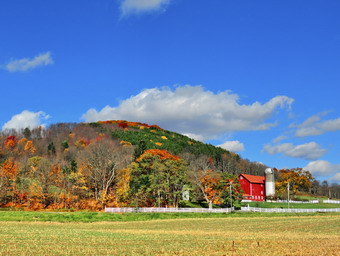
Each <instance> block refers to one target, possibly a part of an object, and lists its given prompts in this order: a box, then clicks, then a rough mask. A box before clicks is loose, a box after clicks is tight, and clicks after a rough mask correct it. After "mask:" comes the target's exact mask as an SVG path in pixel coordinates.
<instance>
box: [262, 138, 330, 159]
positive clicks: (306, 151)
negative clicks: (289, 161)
mask: <svg viewBox="0 0 340 256" xmlns="http://www.w3.org/2000/svg"><path fill="white" fill-rule="evenodd" d="M263 150H264V151H265V152H267V153H268V154H270V155H275V154H283V155H285V156H289V157H295V158H303V159H307V160H315V159H318V158H320V157H322V156H323V155H324V154H325V153H326V152H327V150H326V149H323V148H321V147H320V145H319V144H317V143H316V142H309V143H305V144H301V145H293V144H292V143H283V144H278V145H274V146H273V145H270V144H267V145H265V146H264V148H263Z"/></svg>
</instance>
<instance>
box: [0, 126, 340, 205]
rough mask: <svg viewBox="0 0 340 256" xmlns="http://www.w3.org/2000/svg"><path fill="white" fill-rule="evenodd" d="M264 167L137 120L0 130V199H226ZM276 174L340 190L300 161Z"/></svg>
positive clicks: (316, 188)
mask: <svg viewBox="0 0 340 256" xmlns="http://www.w3.org/2000/svg"><path fill="white" fill-rule="evenodd" d="M265 168H267V166H265V165H263V164H261V163H257V162H251V161H249V160H247V159H243V158H241V157H240V156H239V155H238V154H235V153H233V152H229V151H227V150H224V149H222V148H219V147H215V146H213V145H210V144H204V143H202V142H199V141H196V140H193V139H191V138H189V137H187V136H184V135H181V134H178V133H174V132H170V131H167V130H164V129H162V128H160V127H159V126H157V125H148V124H143V123H138V122H127V121H123V120H118V121H103V122H96V123H59V124H54V125H50V126H49V127H47V128H43V127H38V128H35V129H29V128H25V129H23V130H20V131H16V130H11V131H8V130H6V131H2V132H1V134H0V207H15V208H20V209H31V210H39V209H74V210H83V209H88V210H101V209H103V208H104V207H105V206H110V207H118V206H120V207H122V206H133V207H148V206H158V207H179V206H184V205H188V204H190V203H196V204H202V203H203V204H205V205H207V206H209V207H212V206H213V205H224V206H228V205H229V204H230V198H232V200H234V201H236V200H240V199H241V192H242V191H241V189H240V187H239V184H238V180H237V176H238V174H240V173H247V174H253V175H263V172H264V170H265ZM295 174H297V175H295ZM276 176H277V178H278V182H281V183H278V185H280V184H281V187H280V186H279V189H281V190H283V189H284V188H283V187H284V186H285V184H286V183H285V182H287V180H290V181H291V180H293V178H294V179H296V181H299V182H296V184H297V185H296V187H295V190H296V191H295V192H297V191H305V192H308V193H312V194H315V195H323V194H327V195H329V193H330V191H331V190H332V191H333V192H334V191H339V185H336V184H332V185H328V184H325V182H323V183H322V184H320V183H319V182H318V181H315V179H314V178H313V177H312V175H311V174H310V173H308V172H305V171H302V170H301V169H295V170H288V171H287V170H280V171H276ZM299 177H300V178H299ZM301 177H302V178H301ZM326 185H327V187H326ZM334 193H337V192H334ZM184 195H185V196H184ZM335 196H336V195H335ZM184 197H186V200H183V198H184Z"/></svg>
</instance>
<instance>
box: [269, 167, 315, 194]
mask: <svg viewBox="0 0 340 256" xmlns="http://www.w3.org/2000/svg"><path fill="white" fill-rule="evenodd" d="M275 171H276V172H277V174H278V179H277V181H276V184H275V187H276V193H277V195H278V196H279V197H285V196H286V194H287V192H286V191H287V187H288V183H289V187H290V192H291V193H292V195H293V196H294V195H296V193H297V192H298V191H304V192H310V189H311V188H312V184H313V181H314V178H313V176H312V174H311V173H310V172H309V171H305V170H303V169H302V168H294V169H281V170H275Z"/></svg>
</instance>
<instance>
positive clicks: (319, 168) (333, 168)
mask: <svg viewBox="0 0 340 256" xmlns="http://www.w3.org/2000/svg"><path fill="white" fill-rule="evenodd" d="M303 170H305V171H310V172H311V173H312V174H313V175H320V176H326V175H335V177H338V178H339V176H340V164H331V163H330V162H328V161H324V160H317V161H313V162H310V163H308V164H307V166H306V167H304V168H303Z"/></svg>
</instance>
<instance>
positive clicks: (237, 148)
mask: <svg viewBox="0 0 340 256" xmlns="http://www.w3.org/2000/svg"><path fill="white" fill-rule="evenodd" d="M218 147H220V148H224V149H226V150H228V151H232V152H241V151H244V144H243V143H242V142H240V141H238V140H232V141H226V142H224V143H223V144H221V145H218Z"/></svg>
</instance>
